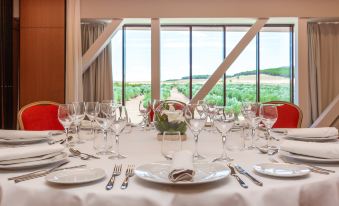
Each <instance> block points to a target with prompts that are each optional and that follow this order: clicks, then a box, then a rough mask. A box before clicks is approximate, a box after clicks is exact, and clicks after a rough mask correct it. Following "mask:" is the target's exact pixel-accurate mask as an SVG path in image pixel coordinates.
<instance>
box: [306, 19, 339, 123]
mask: <svg viewBox="0 0 339 206" xmlns="http://www.w3.org/2000/svg"><path fill="white" fill-rule="evenodd" d="M308 45H309V82H310V85H309V86H310V98H311V99H310V101H311V120H312V122H314V121H315V120H316V119H317V118H318V117H319V115H320V114H321V113H322V112H323V111H324V109H325V108H326V107H327V106H328V105H329V104H330V103H331V102H332V101H333V100H334V98H335V97H336V96H337V95H338V94H339V24H338V23H320V24H319V23H309V24H308Z"/></svg>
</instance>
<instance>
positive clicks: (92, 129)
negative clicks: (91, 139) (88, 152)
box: [91, 119, 94, 135]
mask: <svg viewBox="0 0 339 206" xmlns="http://www.w3.org/2000/svg"><path fill="white" fill-rule="evenodd" d="M93 123H94V120H93V119H92V120H91V134H92V135H94V128H93Z"/></svg>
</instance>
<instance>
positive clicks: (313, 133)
mask: <svg viewBox="0 0 339 206" xmlns="http://www.w3.org/2000/svg"><path fill="white" fill-rule="evenodd" d="M287 136H293V137H313V138H314V137H318V138H326V137H333V136H338V130H337V128H335V127H322V128H298V129H287Z"/></svg>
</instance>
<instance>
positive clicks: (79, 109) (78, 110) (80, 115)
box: [72, 102, 85, 144]
mask: <svg viewBox="0 0 339 206" xmlns="http://www.w3.org/2000/svg"><path fill="white" fill-rule="evenodd" d="M72 104H73V105H74V109H75V113H74V126H75V131H76V134H77V137H78V141H77V143H78V144H80V143H84V141H82V140H81V139H80V124H81V121H82V120H84V118H85V104H84V103H83V102H73V103H72Z"/></svg>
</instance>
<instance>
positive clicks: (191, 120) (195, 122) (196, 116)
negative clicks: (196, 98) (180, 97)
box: [184, 104, 206, 160]
mask: <svg viewBox="0 0 339 206" xmlns="http://www.w3.org/2000/svg"><path fill="white" fill-rule="evenodd" d="M197 106H198V105H197V104H187V105H186V107H185V109H184V117H185V121H186V124H187V126H188V128H189V129H190V130H191V132H192V133H193V136H194V153H193V159H195V160H200V159H204V158H205V157H203V156H202V155H200V154H199V152H198V141H199V134H200V132H201V131H202V129H203V128H204V126H205V123H206V116H205V115H200V113H199V112H198V111H197Z"/></svg>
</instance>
